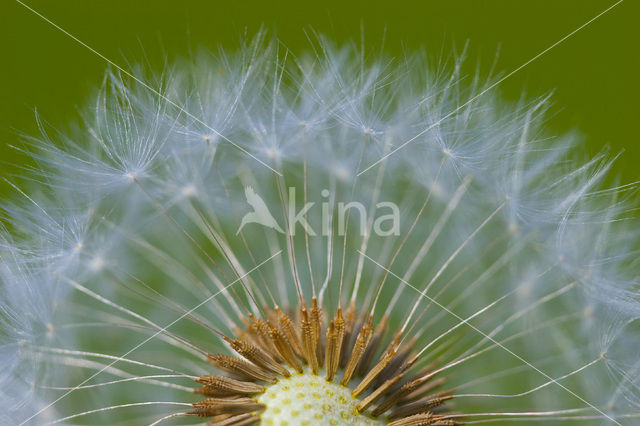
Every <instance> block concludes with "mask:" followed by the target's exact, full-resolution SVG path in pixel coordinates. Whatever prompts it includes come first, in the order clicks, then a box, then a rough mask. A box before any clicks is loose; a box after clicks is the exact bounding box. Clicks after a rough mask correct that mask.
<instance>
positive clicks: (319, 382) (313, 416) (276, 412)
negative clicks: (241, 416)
mask: <svg viewBox="0 0 640 426" xmlns="http://www.w3.org/2000/svg"><path fill="white" fill-rule="evenodd" d="M257 400H258V402H260V403H261V404H264V405H265V406H266V408H265V410H264V411H263V412H262V414H261V416H260V417H261V419H262V422H263V424H265V425H273V426H283V425H314V424H316V425H317V424H323V425H381V424H384V422H382V421H380V420H375V419H372V418H370V417H368V416H366V415H363V414H360V413H358V411H357V410H356V406H357V405H358V402H360V400H358V399H356V398H353V397H352V396H351V389H349V388H347V387H344V386H341V385H340V384H336V383H328V382H327V381H326V380H325V379H324V376H323V375H322V374H320V375H317V376H316V375H313V374H311V373H310V372H307V371H305V373H304V374H293V375H292V376H291V377H289V378H281V379H280V380H279V381H278V383H276V384H274V385H271V386H269V387H268V388H267V389H266V391H265V392H264V393H263V394H262V395H260V396H259V397H258V398H257Z"/></svg>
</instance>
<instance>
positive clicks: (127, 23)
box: [0, 0, 640, 196]
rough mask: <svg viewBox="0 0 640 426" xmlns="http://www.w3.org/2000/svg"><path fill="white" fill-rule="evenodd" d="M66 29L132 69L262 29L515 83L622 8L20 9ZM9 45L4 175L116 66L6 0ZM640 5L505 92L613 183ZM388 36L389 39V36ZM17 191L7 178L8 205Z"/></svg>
mask: <svg viewBox="0 0 640 426" xmlns="http://www.w3.org/2000/svg"><path fill="white" fill-rule="evenodd" d="M24 1H25V2H26V3H27V4H28V5H30V6H31V7H33V8H34V9H36V10H37V11H39V12H40V13H42V14H43V15H44V16H46V17H47V18H49V19H51V20H52V21H53V22H55V23H56V24H58V25H60V26H61V27H62V28H64V29H66V30H68V31H69V32H70V33H72V34H73V35H75V36H76V37H78V38H79V39H80V40H82V41H83V42H85V43H87V44H88V45H90V46H92V47H93V48H95V49H96V50H97V51H99V52H100V53H101V54H103V55H105V56H106V57H108V58H110V59H112V60H114V61H115V62H117V63H118V64H121V65H123V66H125V67H126V64H127V60H133V61H140V60H141V59H142V58H143V53H144V54H145V55H146V56H147V58H148V60H149V61H150V62H151V64H152V65H153V66H160V64H162V62H163V61H164V59H165V58H166V57H168V58H169V60H171V58H172V57H174V56H176V55H181V56H186V55H188V52H189V49H190V48H193V47H197V46H201V45H203V46H207V47H210V48H216V47H217V46H218V45H222V46H223V47H226V48H231V49H233V48H235V47H236V46H238V44H239V41H240V39H242V38H243V35H244V34H249V35H253V34H255V32H256V31H257V30H259V28H260V27H261V26H264V28H266V29H267V30H269V31H270V32H271V33H272V34H275V35H277V36H278V37H279V38H280V39H281V40H282V41H283V43H284V44H285V45H286V46H287V47H289V48H290V49H292V50H293V51H294V52H297V51H300V50H302V49H307V48H308V47H309V42H308V40H307V36H306V34H305V31H307V33H309V30H315V31H317V32H318V33H322V34H325V35H327V36H329V37H330V38H332V39H334V40H336V41H338V42H341V41H346V40H352V39H355V40H359V39H360V35H361V34H364V38H365V45H367V46H368V47H369V48H371V49H373V48H379V47H380V46H381V43H382V39H383V37H384V38H385V43H384V50H385V51H386V53H387V54H388V55H390V56H394V57H400V56H401V55H402V52H403V51H404V50H405V49H407V50H413V49H417V48H422V47H424V48H425V49H427V50H428V51H429V52H430V53H431V55H432V56H433V57H438V56H439V55H440V54H441V52H443V53H444V54H445V55H448V54H450V53H451V52H452V50H453V48H454V46H455V47H456V48H457V49H461V48H462V46H463V45H464V43H465V42H466V41H467V40H468V41H469V43H470V44H469V50H468V52H469V60H468V61H467V63H466V70H465V71H466V72H468V73H472V72H473V71H474V69H475V66H476V64H477V63H478V61H479V63H480V64H481V69H484V70H488V68H489V66H490V64H491V62H492V61H493V59H494V57H495V55H496V51H497V49H498V48H499V49H500V54H499V57H498V62H497V70H499V71H502V72H504V73H509V72H510V71H512V70H514V69H515V68H517V67H518V66H520V65H521V64H523V63H524V62H526V61H528V60H529V59H531V58H532V57H533V56H535V55H536V54H538V53H539V52H541V51H542V50H544V49H546V48H547V47H548V46H550V45H552V44H553V43H555V42H556V41H558V40H559V39H561V38H562V37H564V36H565V35H566V34H568V33H570V32H571V31H573V30H574V29H576V28H578V27H579V26H581V25H582V24H584V23H585V22H586V21H588V20H589V19H591V18H592V17H594V16H596V15H597V14H599V13H600V12H602V11H603V10H605V9H606V8H607V7H609V6H610V5H612V4H613V3H614V1H610V0H598V1H595V0H593V1H584V0H582V1H576V0H544V1H541V0H535V1H534V0H529V1H515V0H511V1H507V0H500V1H499V0H486V1H479V0H477V1H472V0H465V1H462V0H451V1H438V2H432V1H423V2H417V1H415V2H402V1H384V2H378V1H371V0H370V1H347V0H342V1H318V2H313V3H310V2H304V1H287V2H270V1H246V0H245V1H237V2H233V1H225V2H220V1H208V2H207V1H166V0H155V1H147V0H145V1H135V0H127V1H120V0H108V1H104V0H100V1H96V0H76V1H72V0H48V1H43V0H24ZM1 3H2V5H1V6H0V16H1V18H0V19H1V21H0V39H1V40H2V44H3V49H2V53H1V55H2V66H1V67H0V85H1V91H0V93H2V103H1V104H0V177H2V178H8V179H10V180H11V179H14V178H13V177H12V176H13V174H15V173H17V172H18V173H19V168H20V166H22V165H26V164H29V163H30V160H29V159H28V158H27V157H26V156H25V155H24V154H20V153H19V152H17V151H16V150H15V149H12V148H11V145H15V144H19V133H20V132H25V133H28V134H33V135H35V134H37V128H36V125H35V120H34V108H36V107H37V109H38V111H39V113H40V114H41V115H42V117H43V118H44V119H45V120H46V121H48V122H49V123H51V124H52V125H53V126H55V127H57V128H59V129H62V130H64V129H65V127H66V126H67V125H68V123H69V122H71V121H72V120H74V119H76V118H77V108H79V107H82V105H83V104H84V102H85V100H86V97H87V96H88V94H89V93H90V90H91V88H92V87H94V86H95V85H97V84H99V83H100V81H101V79H102V76H103V73H104V70H105V67H106V63H105V61H104V60H102V59H100V58H99V57H98V56H96V55H95V54H94V53H91V52H90V51H89V50H88V49H87V48H85V47H83V46H81V45H80V44H78V43H77V42H76V41H73V40H72V39H71V38H69V37H68V36H66V35H64V34H63V33H62V32H61V31H59V30H57V29H55V28H54V27H52V26H51V25H50V24H48V23H46V22H45V21H44V20H43V19H42V18H40V17H38V16H36V15H35V14H34V13H33V12H31V11H29V10H28V9H26V8H25V7H23V6H21V5H20V4H19V3H17V2H15V1H14V0H2V2H1ZM638 18H640V2H638V1H636V0H626V1H624V2H622V3H621V4H620V5H618V6H617V7H615V8H614V9H612V10H611V11H609V12H608V13H606V14H605V15H604V16H602V17H600V18H599V19H597V20H596V21H595V22H593V23H592V24H590V25H588V26H587V27H586V28H584V29H583V30H581V31H579V32H578V33H576V34H575V35H573V36H572V37H570V38H569V39H568V40H566V41H565V42H563V43H562V44H560V45H558V46H557V47H555V48H554V49H552V50H551V51H549V52H548V53H546V54H545V55H543V56H542V57H540V58H539V59H537V60H536V61H534V62H533V63H531V64H530V65H528V66H527V67H525V68H524V69H522V70H521V71H519V72H518V73H516V74H515V75H513V76H512V77H510V78H508V79H507V80H506V81H504V82H503V83H501V84H500V86H499V87H498V89H497V90H499V91H500V92H501V93H502V96H503V97H504V98H506V99H508V100H517V99H518V98H519V97H520V96H521V95H522V93H523V91H524V92H526V94H527V95H528V96H536V95H541V94H545V93H547V92H549V91H551V90H555V94H554V96H553V98H552V99H553V101H554V105H555V106H554V108H553V110H552V111H553V115H552V116H551V117H550V118H549V124H548V126H549V129H550V132H551V133H552V134H558V133H560V132H564V131H567V130H573V129H575V130H578V131H579V132H580V133H582V134H583V135H584V137H585V143H586V148H587V152H588V154H590V155H593V154H595V153H597V152H598V151H600V150H602V149H603V148H605V147H610V149H611V152H612V153H614V154H616V153H618V152H620V151H623V150H624V153H623V155H622V156H621V158H620V159H619V160H618V161H617V162H616V164H615V167H614V170H615V173H614V175H617V176H621V177H622V182H630V181H635V180H638V179H639V178H640V172H639V170H638V168H637V166H636V164H637V163H638V162H639V161H640V144H639V143H638V142H639V141H638V139H639V138H638V121H639V120H638V117H637V115H638V111H639V108H638V100H639V99H640V83H639V81H638V75H640V73H639V68H640V67H639V65H640V59H639V52H638V42H639V41H640V25H639V23H638ZM383 35H384V36H383ZM10 191H11V189H10V187H9V185H8V184H7V183H6V182H4V181H1V182H0V196H3V195H6V194H8V193H9V192H10Z"/></svg>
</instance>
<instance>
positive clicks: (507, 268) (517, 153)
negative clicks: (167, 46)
mask: <svg viewBox="0 0 640 426" xmlns="http://www.w3.org/2000/svg"><path fill="white" fill-rule="evenodd" d="M313 47H314V48H313V49H312V51H313V52H314V53H313V54H308V55H303V56H300V57H294V56H293V55H292V54H291V53H290V52H286V51H284V49H282V48H281V47H280V46H279V45H278V43H277V42H269V41H266V40H265V38H264V36H262V35H261V36H258V37H257V38H256V39H255V40H254V41H253V42H251V43H248V44H247V45H245V46H243V47H242V48H241V49H239V51H238V52H234V53H228V52H224V51H220V52H217V53H215V54H214V53H211V52H202V53H201V54H200V55H198V56H196V57H195V58H192V59H184V60H179V61H177V62H176V63H175V64H174V65H173V66H171V67H170V68H168V69H166V70H163V72H162V73H161V74H158V75H153V74H151V73H149V72H148V71H143V70H140V71H137V72H136V74H135V77H134V78H131V77H132V76H124V75H122V74H120V73H118V72H115V71H109V72H108V73H107V75H106V77H105V80H104V82H103V84H102V86H101V87H100V88H99V90H98V91H97V94H96V95H95V96H94V98H93V101H92V102H90V103H89V105H88V106H87V108H86V109H84V114H85V115H84V117H82V122H81V123H80V124H79V125H77V126H75V127H74V128H72V129H70V130H68V131H64V132H59V131H56V130H55V129H53V128H51V127H50V126H48V125H47V124H45V123H41V125H40V127H41V135H40V136H39V137H38V138H29V139H28V142H29V146H30V148H29V150H30V152H31V153H32V155H33V156H34V158H35V159H36V160H37V162H38V164H39V167H38V168H37V169H34V170H29V171H27V172H26V175H25V177H26V178H27V179H28V180H29V182H25V184H24V185H16V191H17V193H18V199H19V201H18V202H16V203H13V204H6V205H5V206H4V211H5V215H4V219H5V221H4V222H5V224H6V229H5V230H3V231H2V235H3V237H2V240H1V241H2V243H1V245H0V256H1V264H0V298H1V300H0V323H1V324H2V326H1V327H0V330H1V331H2V342H1V346H0V348H1V349H0V356H1V357H2V358H1V359H2V361H3V366H4V368H3V369H2V373H1V375H0V383H1V384H2V386H1V387H0V392H1V395H2V398H1V401H2V402H1V404H2V410H1V412H2V416H3V417H2V421H3V423H6V424H56V423H64V424H158V423H167V424H170V423H171V424H193V423H198V422H205V423H208V424H219V425H249V424H258V423H264V424H336V425H339V424H385V423H387V424H393V425H397V426H399V425H455V424H463V423H464V424H473V423H493V422H496V423H497V422H500V423H512V424H519V423H521V422H524V421H527V422H534V423H535V422H539V423H547V424H563V423H565V422H567V423H573V424H622V425H632V424H637V422H638V421H639V420H638V419H639V417H640V389H639V386H640V379H639V377H640V359H639V358H638V356H637V353H638V349H639V348H638V342H640V339H639V338H640V335H639V334H638V332H639V331H640V330H639V329H638V318H639V316H640V300H639V297H638V266H639V265H638V261H637V249H638V246H637V242H638V231H637V229H638V228H637V224H636V223H635V222H634V219H633V207H634V204H633V197H634V196H635V195H636V192H635V191H636V187H635V186H634V185H628V186H621V187H618V188H615V189H607V188H606V187H605V186H604V180H605V177H606V174H607V171H608V169H609V166H610V164H611V163H610V160H609V159H608V157H607V156H606V155H599V156H597V157H595V158H593V159H591V160H587V161H581V159H580V158H578V156H577V154H576V151H579V149H577V148H576V145H577V144H576V142H575V141H574V138H572V137H571V136H570V135H568V136H560V137H550V136H549V134H548V133H547V132H545V130H544V117H545V113H546V110H547V109H548V105H549V104H548V97H544V98H540V99H535V100H531V101H522V102H520V103H518V104H515V105H514V104H509V103H506V102H503V101H501V100H500V99H499V98H498V97H496V96H495V95H492V94H491V93H484V94H482V96H477V95H478V94H480V93H483V90H484V89H486V88H487V87H489V86H490V82H483V81H482V80H481V79H480V78H479V77H477V76H476V77H475V78H474V79H472V81H471V82H470V83H469V82H466V81H465V79H464V76H463V75H461V71H460V69H461V68H460V61H461V59H456V60H454V61H453V66H452V67H450V68H452V69H453V71H450V72H446V71H445V70H446V69H448V68H447V67H435V66H434V65H433V64H431V63H430V62H429V61H428V60H427V59H426V57H425V56H424V55H421V54H415V55H413V56H408V57H407V58H404V59H403V60H402V61H394V60H389V59H386V58H378V57H373V58H372V57H368V56H366V55H365V54H364V52H360V51H358V50H357V49H356V48H354V47H353V46H350V45H347V46H344V47H340V48H338V47H335V46H333V45H331V44H330V43H329V42H327V41H325V40H323V39H320V40H319V42H318V43H317V46H313ZM145 81H146V82H148V83H144V82H145ZM150 87H155V88H158V91H157V92H155V91H154V90H149V88H150Z"/></svg>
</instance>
